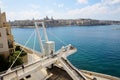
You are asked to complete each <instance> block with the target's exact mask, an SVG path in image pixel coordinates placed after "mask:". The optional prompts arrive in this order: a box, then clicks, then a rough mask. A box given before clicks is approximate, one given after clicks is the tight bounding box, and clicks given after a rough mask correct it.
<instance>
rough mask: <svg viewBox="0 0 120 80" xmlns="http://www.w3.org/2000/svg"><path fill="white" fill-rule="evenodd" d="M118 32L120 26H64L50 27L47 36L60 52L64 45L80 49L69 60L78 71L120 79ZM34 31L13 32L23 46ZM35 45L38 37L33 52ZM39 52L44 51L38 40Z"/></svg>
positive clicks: (30, 45)
mask: <svg viewBox="0 0 120 80" xmlns="http://www.w3.org/2000/svg"><path fill="white" fill-rule="evenodd" d="M115 28H120V25H111V26H110V25H109V26H86V27H79V26H66V27H62V26H61V27H53V28H51V27H49V28H47V33H48V37H49V40H54V41H55V42H56V50H58V49H59V48H61V47H62V46H63V45H64V44H72V45H73V46H75V47H77V49H78V51H77V52H76V53H75V54H73V55H71V56H69V57H68V59H69V60H70V62H71V63H72V64H73V65H74V66H76V67H77V68H79V69H85V70H90V71H95V72H100V73H105V74H109V75H113V76H117V77H120V30H115ZM33 31H34V29H27V28H23V29H21V28H14V29H12V33H13V35H14V37H15V41H16V42H19V43H21V44H25V41H26V40H27V39H28V37H29V36H30V35H31V33H32V32H33ZM40 31H41V30H40ZM41 33H42V31H41ZM53 34H54V35H56V37H55V36H53ZM58 38H59V39H58ZM33 43H34V36H33V37H32V39H31V40H30V41H29V43H28V45H27V46H28V47H30V48H33ZM35 49H36V50H38V51H40V48H39V44H38V41H37V40H36V47H35Z"/></svg>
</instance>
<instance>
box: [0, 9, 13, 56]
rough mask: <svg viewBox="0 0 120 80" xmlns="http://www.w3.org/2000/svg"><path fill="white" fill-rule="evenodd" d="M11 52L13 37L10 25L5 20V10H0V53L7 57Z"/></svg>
mask: <svg viewBox="0 0 120 80" xmlns="http://www.w3.org/2000/svg"><path fill="white" fill-rule="evenodd" d="M12 53H14V38H13V35H12V34H11V27H10V24H9V23H8V22H7V21H6V14H5V12H3V13H1V11H0V55H1V54H2V55H4V56H5V57H8V56H9V54H12Z"/></svg>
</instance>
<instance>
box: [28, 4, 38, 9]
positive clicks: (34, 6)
mask: <svg viewBox="0 0 120 80" xmlns="http://www.w3.org/2000/svg"><path fill="white" fill-rule="evenodd" d="M30 8H32V9H39V8H40V6H39V5H36V4H31V5H30Z"/></svg>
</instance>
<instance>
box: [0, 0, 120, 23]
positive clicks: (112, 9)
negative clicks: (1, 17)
mask: <svg viewBox="0 0 120 80" xmlns="http://www.w3.org/2000/svg"><path fill="white" fill-rule="evenodd" d="M0 8H1V9H2V11H5V12H6V13H7V14H6V15H7V20H24V19H33V18H34V19H43V18H44V17H45V16H48V17H51V16H52V17H54V18H55V19H79V18H91V19H99V20H119V21H120V0H34V1H33V0H0Z"/></svg>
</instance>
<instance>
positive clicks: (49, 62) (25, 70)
mask: <svg viewBox="0 0 120 80" xmlns="http://www.w3.org/2000/svg"><path fill="white" fill-rule="evenodd" d="M37 25H38V23H36V22H35V26H36V32H37V35H38V39H39V43H40V48H41V53H42V54H43V58H39V59H38V60H37V61H34V62H32V63H29V64H27V65H22V66H20V67H18V68H16V69H12V65H13V64H14V63H15V61H14V62H13V64H12V65H11V67H10V68H9V70H8V71H7V72H6V73H4V74H1V75H0V80H24V79H23V78H24V77H26V76H27V75H30V74H33V73H34V72H37V71H39V70H42V69H43V68H52V67H53V66H54V65H59V64H60V65H61V67H62V68H63V69H64V70H65V71H66V72H67V73H68V74H69V75H70V77H71V78H72V79H73V80H87V79H86V77H85V76H84V75H83V74H82V73H81V72H80V71H79V70H78V69H77V68H75V67H74V66H73V65H72V64H71V63H70V62H69V61H68V60H67V58H66V57H67V56H68V55H71V54H73V53H75V52H76V51H77V49H76V48H74V47H73V46H72V45H68V46H65V47H62V48H61V49H60V50H59V51H57V52H55V43H54V42H53V41H49V40H48V37H47V33H46V29H45V26H44V23H42V25H43V30H44V36H45V40H46V42H45V43H44V44H45V47H43V44H42V40H41V36H40V33H39V30H38V26H37ZM20 46H21V47H22V45H20ZM23 48H24V50H26V51H27V52H29V51H31V52H34V51H32V50H31V49H28V48H26V47H23ZM35 53H36V52H35ZM37 53H38V52H37ZM37 53H36V54H37ZM18 57H19V55H18ZM18 57H17V58H18ZM17 58H16V59H17ZM33 75H34V74H33ZM37 76H40V78H39V79H36V78H34V79H36V80H40V79H41V80H45V79H47V77H48V76H46V77H42V76H41V75H37Z"/></svg>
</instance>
